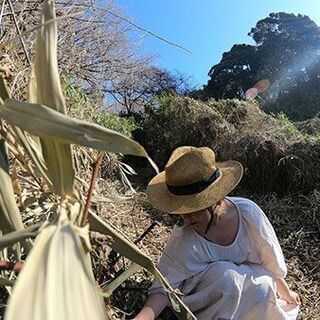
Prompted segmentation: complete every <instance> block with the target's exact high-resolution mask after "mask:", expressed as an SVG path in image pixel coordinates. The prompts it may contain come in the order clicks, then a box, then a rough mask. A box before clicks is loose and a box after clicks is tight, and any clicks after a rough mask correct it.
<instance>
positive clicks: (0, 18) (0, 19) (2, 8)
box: [0, 0, 6, 28]
mask: <svg viewBox="0 0 320 320" xmlns="http://www.w3.org/2000/svg"><path fill="white" fill-rule="evenodd" d="M5 4H6V0H3V2H2V7H1V13H0V28H1V22H2V16H3V15H4V14H3V12H4V6H5Z"/></svg>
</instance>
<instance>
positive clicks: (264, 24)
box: [195, 12, 320, 120]
mask: <svg viewBox="0 0 320 320" xmlns="http://www.w3.org/2000/svg"><path fill="white" fill-rule="evenodd" d="M249 36H251V37H252V38H253V40H254V41H255V42H256V44H255V45H245V44H236V45H234V46H233V47H232V48H231V50H230V51H229V52H225V53H224V54H223V56H222V59H221V61H220V62H219V63H218V64H216V65H214V66H213V67H212V68H211V69H210V71H209V76H210V78H211V79H210V80H209V81H208V83H207V85H206V86H205V87H204V89H203V90H200V91H198V92H196V93H195V96H197V97H198V98H200V99H202V100H207V99H209V98H215V99H225V98H238V99H242V98H244V94H245V92H246V90H248V89H249V88H251V87H253V86H254V85H255V83H256V82H258V81H259V80H261V79H267V80H269V81H270V87H269V89H268V90H267V91H266V92H265V93H264V94H262V98H263V99H262V100H261V101H262V106H263V108H264V110H266V111H270V112H274V113H278V112H280V111H283V112H285V113H286V114H287V115H288V117H289V118H291V119H293V120H303V119H307V118H311V117H313V116H315V115H316V114H317V113H318V112H319V110H320V93H319V90H318V88H319V86H320V78H319V77H318V74H319V73H320V57H319V54H318V48H319V46H320V29H319V27H318V26H317V25H316V24H315V23H314V22H313V21H312V20H311V19H310V18H309V17H307V16H302V15H294V14H287V13H283V12H280V13H271V14H270V15H269V16H268V17H267V18H265V19H262V20H260V21H258V22H257V24H256V26H255V27H254V28H252V29H251V32H250V33H249Z"/></svg>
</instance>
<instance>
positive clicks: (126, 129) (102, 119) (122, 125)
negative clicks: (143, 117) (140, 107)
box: [93, 112, 138, 137]
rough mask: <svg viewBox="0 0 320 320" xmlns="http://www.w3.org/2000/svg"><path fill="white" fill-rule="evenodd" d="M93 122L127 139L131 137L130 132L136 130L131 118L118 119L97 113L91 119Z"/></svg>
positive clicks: (106, 113)
mask: <svg viewBox="0 0 320 320" xmlns="http://www.w3.org/2000/svg"><path fill="white" fill-rule="evenodd" d="M93 121H94V122H95V123H97V124H99V125H101V126H103V127H106V128H108V129H111V130H115V131H117V132H120V133H122V134H124V135H126V136H128V137H131V136H132V132H133V131H134V130H136V129H137V128H138V124H137V123H136V121H135V119H134V118H133V117H120V116H118V115H116V114H113V113H108V112H97V113H96V114H95V115H94V117H93Z"/></svg>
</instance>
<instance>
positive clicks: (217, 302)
mask: <svg viewBox="0 0 320 320" xmlns="http://www.w3.org/2000/svg"><path fill="white" fill-rule="evenodd" d="M242 173H243V168H242V165H241V164H240V163H239V162H236V161H226V162H221V163H218V162H216V161H215V154H214V152H213V151H212V150H211V149H209V148H207V147H202V148H195V147H180V148H177V149H176V150H175V151H174V152H173V153H172V155H171V157H170V159H169V161H168V163H167V165H166V168H165V171H163V172H161V173H160V174H158V175H157V176H156V177H154V178H153V179H152V180H151V181H150V183H149V185H148V190H147V193H148V197H149V200H150V202H151V204H152V205H153V206H154V207H155V208H157V209H159V210H161V211H164V212H167V213H170V214H178V215H180V216H181V217H182V219H183V220H184V226H183V227H179V228H175V229H174V230H173V232H172V234H171V238H170V239H169V242H168V244H167V246H166V248H165V250H164V252H163V255H162V257H161V258H160V261H159V264H158V268H159V269H160V271H161V272H162V273H163V275H164V276H165V277H166V278H167V279H168V281H169V283H170V284H171V286H172V287H173V288H175V289H176V288H178V289H179V290H180V291H181V292H182V293H183V294H184V297H183V300H184V302H185V303H186V305H187V306H188V307H189V309H190V310H191V311H192V312H193V313H194V315H195V316H196V317H197V319H199V320H201V319H203V320H211V319H212V320H214V319H228V320H229V319H230V320H231V319H233V320H259V319H261V320H265V319H270V320H278V319H279V320H288V319H290V320H291V319H295V318H296V314H297V311H298V305H300V303H301V301H300V298H299V296H298V294H297V293H295V292H293V291H291V290H290V289H289V287H288V285H287V283H286V281H285V279H284V277H285V276H286V272H287V269H286V265H285V262H284V257H283V254H282V250H281V248H280V245H279V242H278V239H277V237H276V234H275V232H274V229H273V227H272V226H271V224H270V222H269V220H268V219H267V217H266V216H265V214H264V213H263V211H262V210H261V209H260V208H259V207H258V206H257V205H256V204H255V203H254V202H252V201H250V200H248V199H245V198H235V197H227V194H228V193H230V192H231V191H232V190H233V189H234V188H235V187H236V185H237V184H238V183H239V181H240V179H241V177H242ZM277 295H278V296H279V298H280V299H281V300H279V299H277ZM280 301H282V305H284V308H283V307H282V306H281V304H280ZM167 305H168V298H167V296H166V294H165V293H164V291H163V289H162V288H161V286H160V285H159V284H158V283H157V282H154V283H153V285H152V287H151V290H150V297H149V299H148V300H147V302H146V304H145V306H144V308H143V309H142V310H141V311H140V313H139V314H138V315H137V316H136V317H135V319H136V320H149V319H150V320H151V319H155V318H156V317H157V316H158V315H159V313H160V312H161V311H162V310H163V309H164V308H165V307H166V306H167ZM290 307H291V309H293V310H291V312H293V316H290V313H289V312H288V311H287V312H286V311H285V309H290Z"/></svg>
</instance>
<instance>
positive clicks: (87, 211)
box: [81, 151, 104, 226]
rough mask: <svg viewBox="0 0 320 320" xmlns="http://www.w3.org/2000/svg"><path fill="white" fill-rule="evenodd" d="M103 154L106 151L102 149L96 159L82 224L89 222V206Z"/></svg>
mask: <svg viewBox="0 0 320 320" xmlns="http://www.w3.org/2000/svg"><path fill="white" fill-rule="evenodd" d="M103 155H104V152H102V151H100V153H99V155H98V158H97V160H96V162H95V164H94V168H93V171H92V177H91V182H90V187H89V191H88V196H87V201H86V205H85V207H84V210H83V215H82V220H81V226H84V225H86V224H87V222H88V216H89V207H90V203H91V199H92V195H93V188H94V185H95V183H96V180H97V176H98V172H99V167H100V164H101V161H102V159H103Z"/></svg>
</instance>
